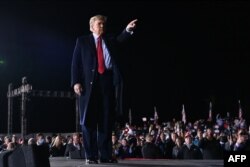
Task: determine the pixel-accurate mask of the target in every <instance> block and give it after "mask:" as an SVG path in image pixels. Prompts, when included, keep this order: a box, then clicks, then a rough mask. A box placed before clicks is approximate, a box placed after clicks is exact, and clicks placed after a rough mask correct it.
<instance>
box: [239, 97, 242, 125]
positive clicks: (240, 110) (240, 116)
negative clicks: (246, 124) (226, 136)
mask: <svg viewBox="0 0 250 167" xmlns="http://www.w3.org/2000/svg"><path fill="white" fill-rule="evenodd" d="M242 115H243V112H242V109H241V104H240V100H239V119H240V120H241V119H243V117H242Z"/></svg>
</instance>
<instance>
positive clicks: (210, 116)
mask: <svg viewBox="0 0 250 167" xmlns="http://www.w3.org/2000/svg"><path fill="white" fill-rule="evenodd" d="M212 119H213V116H212V102H210V103H209V113H208V120H209V121H212Z"/></svg>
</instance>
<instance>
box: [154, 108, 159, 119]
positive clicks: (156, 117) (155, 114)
mask: <svg viewBox="0 0 250 167" xmlns="http://www.w3.org/2000/svg"><path fill="white" fill-rule="evenodd" d="M158 119H159V116H158V113H157V110H156V107H155V106H154V121H155V123H157V121H158Z"/></svg>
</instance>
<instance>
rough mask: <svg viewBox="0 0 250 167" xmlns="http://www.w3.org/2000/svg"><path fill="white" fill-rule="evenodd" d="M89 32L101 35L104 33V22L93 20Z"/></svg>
mask: <svg viewBox="0 0 250 167" xmlns="http://www.w3.org/2000/svg"><path fill="white" fill-rule="evenodd" d="M91 30H92V32H93V33H95V34H96V35H98V36H100V35H102V34H103V33H104V31H105V22H104V21H103V20H95V21H94V23H93V24H92V27H91Z"/></svg>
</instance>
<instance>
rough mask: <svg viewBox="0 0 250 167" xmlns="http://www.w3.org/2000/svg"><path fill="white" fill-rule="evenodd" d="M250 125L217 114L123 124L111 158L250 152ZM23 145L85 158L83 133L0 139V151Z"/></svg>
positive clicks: (117, 131) (198, 156)
mask: <svg viewBox="0 0 250 167" xmlns="http://www.w3.org/2000/svg"><path fill="white" fill-rule="evenodd" d="M249 134H250V126H249V127H248V125H247V122H246V120H245V119H238V118H235V119H229V118H220V117H217V118H216V120H215V121H214V122H213V121H212V120H197V121H195V122H193V123H191V122H188V123H184V122H183V121H176V120H175V119H173V120H172V121H169V122H162V123H159V121H158V120H157V119H155V120H150V121H145V120H144V121H143V122H142V126H135V125H130V124H129V123H126V124H125V125H124V126H123V127H117V128H116V129H115V130H114V131H113V133H112V143H113V158H115V159H118V160H119V159H125V158H154V159H223V152H224V151H250V138H249ZM24 144H28V145H37V146H43V147H46V148H47V155H48V157H58V156H59V157H60V156H61V157H67V158H82V159H84V158H85V153H84V152H85V151H84V145H83V144H82V135H81V134H80V133H73V134H71V135H67V136H64V135H62V134H52V135H46V136H45V135H44V134H43V133H38V134H36V135H35V136H34V138H33V137H31V138H29V139H27V140H25V139H22V138H20V137H17V136H16V135H12V136H4V137H1V138H0V153H1V152H4V151H6V150H14V149H15V148H17V147H21V146H22V145H24Z"/></svg>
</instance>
